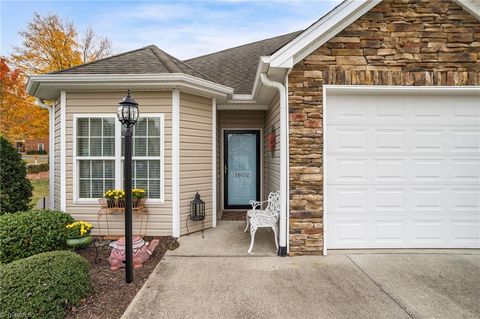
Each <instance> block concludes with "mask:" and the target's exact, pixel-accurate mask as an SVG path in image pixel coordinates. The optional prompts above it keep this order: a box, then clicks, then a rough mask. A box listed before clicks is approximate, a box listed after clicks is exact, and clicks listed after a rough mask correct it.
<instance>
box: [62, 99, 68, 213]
mask: <svg viewBox="0 0 480 319" xmlns="http://www.w3.org/2000/svg"><path fill="white" fill-rule="evenodd" d="M60 210H61V211H63V212H65V211H67V92H65V91H62V92H61V93H60Z"/></svg>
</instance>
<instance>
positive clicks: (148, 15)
mask: <svg viewBox="0 0 480 319" xmlns="http://www.w3.org/2000/svg"><path fill="white" fill-rule="evenodd" d="M340 2H341V1H340V0H314V1H311V0H308V1H307V0H289V1H288V0H270V1H246V0H223V1H220V0H218V1H111V0H110V1H106V0H104V1H18V0H17V1H5V0H0V19H1V25H0V26H1V39H0V45H1V47H0V54H1V55H9V54H10V53H12V51H13V50H12V49H13V47H14V46H18V45H21V42H22V40H21V37H20V36H19V34H18V32H19V31H21V30H24V29H25V28H26V26H27V24H28V22H29V21H31V19H32V17H33V13H34V12H38V13H39V14H41V15H46V14H52V13H53V14H58V15H59V16H60V17H61V18H63V19H68V20H70V21H72V22H73V23H74V24H75V26H76V27H77V29H78V30H79V31H82V30H85V29H86V28H87V27H92V28H93V29H94V30H95V32H96V33H97V34H98V35H101V36H106V37H108V38H110V40H111V41H112V43H113V45H114V49H115V51H116V52H117V53H120V52H125V51H129V50H134V49H138V48H141V47H144V46H147V45H150V44H155V45H157V46H158V47H160V48H161V49H163V50H165V51H166V52H168V53H169V54H171V55H173V56H175V57H177V58H179V59H187V58H191V57H195V56H200V55H204V54H208V53H211V52H216V51H220V50H222V49H226V48H230V47H234V46H238V45H241V44H245V43H249V42H254V41H258V40H262V39H266V38H270V37H274V36H277V35H281V34H285V33H289V32H293V31H297V30H302V29H305V28H307V27H308V26H309V25H311V24H312V23H313V22H315V21H316V20H318V19H319V18H320V17H321V16H323V15H324V14H325V13H327V12H328V11H330V10H331V9H332V8H333V7H335V6H336V5H338V3H340Z"/></svg>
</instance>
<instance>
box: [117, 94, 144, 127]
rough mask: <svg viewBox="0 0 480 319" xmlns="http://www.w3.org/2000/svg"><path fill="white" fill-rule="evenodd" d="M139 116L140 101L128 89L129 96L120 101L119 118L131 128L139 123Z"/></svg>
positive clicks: (124, 124) (125, 125)
mask: <svg viewBox="0 0 480 319" xmlns="http://www.w3.org/2000/svg"><path fill="white" fill-rule="evenodd" d="M138 116H139V111H138V103H137V102H136V101H135V99H134V98H133V97H132V96H131V95H130V90H128V94H127V96H126V97H124V98H123V99H122V100H121V101H120V102H119V103H118V109H117V118H118V120H119V121H120V123H122V125H123V126H124V127H125V128H127V129H129V128H132V127H133V126H134V125H135V124H136V123H137V120H138Z"/></svg>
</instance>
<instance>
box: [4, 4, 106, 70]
mask: <svg viewBox="0 0 480 319" xmlns="http://www.w3.org/2000/svg"><path fill="white" fill-rule="evenodd" d="M20 35H21V36H22V38H23V44H22V46H20V47H15V48H14V53H13V54H12V62H13V63H14V64H15V65H16V66H17V67H18V68H20V69H22V70H23V71H24V72H25V73H26V74H41V73H48V72H52V71H57V70H61V69H66V68H70V67H73V66H76V65H79V64H82V63H86V62H92V61H95V60H98V59H102V58H105V57H108V56H110V55H112V53H113V49H112V44H111V42H110V40H109V39H108V38H103V37H98V36H97V35H96V34H95V32H94V31H93V30H92V29H91V28H88V29H87V30H86V31H85V32H84V33H83V34H79V32H78V31H77V29H76V28H75V26H74V25H73V23H72V22H71V21H68V20H62V19H61V18H60V17H59V16H58V15H56V14H50V15H47V16H41V15H39V14H38V13H36V12H35V13H34V15H33V20H32V21H31V22H30V23H29V24H28V26H27V28H26V30H23V31H21V32H20Z"/></svg>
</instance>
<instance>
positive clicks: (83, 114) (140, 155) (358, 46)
mask: <svg viewBox="0 0 480 319" xmlns="http://www.w3.org/2000/svg"><path fill="white" fill-rule="evenodd" d="M479 19H480V5H479V2H478V1H476V0H457V1H454V0H451V1H438V0H424V1H403V0H384V1H380V0H369V1H365V0H362V1H361V0H358V1H352V0H346V1H344V2H342V3H341V4H340V5H338V6H337V7H336V8H334V9H333V10H332V11H331V12H329V13H328V14H327V15H325V16H324V17H322V18H321V19H320V20H318V21H316V22H315V23H313V24H312V25H311V26H310V27H309V28H307V29H306V30H303V31H299V32H294V33H290V34H286V35H282V36H278V37H275V38H271V39H267V40H263V41H259V42H255V43H251V44H246V45H243V46H240V47H236V48H231V49H227V50H223V51H220V52H217V53H212V54H209V55H205V56H201V57H198V58H193V59H189V60H186V61H180V60H178V59H176V58H174V57H172V56H170V55H168V54H167V53H165V52H164V51H162V50H161V49H159V48H157V47H156V46H147V47H144V48H141V49H138V50H135V51H131V52H126V53H122V54H119V55H116V56H113V57H109V58H106V59H103V60H99V61H96V62H93V63H88V64H84V65H81V66H77V67H74V68H70V69H66V70H60V71H58V72H54V73H51V74H45V75H36V76H31V77H30V78H29V81H28V88H27V90H28V92H29V94H31V95H33V96H36V97H37V98H38V103H39V104H41V103H42V99H55V100H56V103H55V106H54V107H53V108H52V109H51V111H50V121H51V122H50V123H51V126H50V127H51V129H50V134H51V143H50V145H51V148H52V149H53V150H54V151H52V152H50V154H51V158H50V162H51V163H54V167H55V169H54V170H51V174H52V175H51V179H50V181H51V184H50V193H51V194H53V196H51V198H52V203H51V205H52V206H53V207H55V208H56V209H61V210H64V211H67V212H69V213H70V214H72V215H73V216H74V217H75V218H81V219H84V220H88V221H90V222H92V223H94V224H95V223H96V212H97V210H98V208H99V206H98V201H97V198H99V197H101V196H102V194H103V192H104V191H105V190H107V189H110V188H122V154H121V127H120V125H119V123H118V121H116V119H115V111H116V105H117V103H118V101H119V100H120V99H121V98H122V97H124V96H125V95H126V91H127V89H130V90H132V94H133V96H134V98H135V99H136V100H137V102H138V103H139V104H140V112H141V120H140V123H139V124H138V125H137V127H136V133H135V136H134V143H135V145H134V150H135V151H134V163H135V164H134V173H133V176H134V185H135V186H136V187H143V188H146V189H147V190H148V194H149V200H148V207H149V211H150V216H149V224H148V234H150V235H173V236H180V235H183V234H186V233H187V232H188V231H190V232H191V231H197V230H199V229H200V227H201V225H200V224H198V223H194V222H189V221H188V212H189V203H190V201H191V200H192V198H193V195H194V193H195V192H197V191H198V192H199V193H200V195H201V197H202V199H203V200H204V201H205V202H206V210H207V219H206V227H216V223H217V219H219V218H220V216H221V215H222V213H223V212H224V211H226V210H238V209H240V210H245V209H246V208H248V206H249V205H248V201H249V200H251V199H258V200H260V199H265V198H266V197H267V196H268V194H269V192H270V191H272V190H280V192H281V205H280V206H281V214H280V221H279V223H280V225H279V226H280V232H279V233H280V235H279V240H280V246H281V247H280V254H281V255H285V254H286V253H287V252H288V253H289V254H290V255H300V254H322V253H323V254H325V253H326V252H327V249H331V248H337V249H342V248H343V249H346V248H479V247H480V86H479V85H480V21H479ZM122 225H123V219H122V218H121V217H118V218H117V219H115V220H113V221H111V222H110V228H111V229H113V230H114V231H116V232H118V233H122V232H123V228H122ZM187 226H188V230H187Z"/></svg>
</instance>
